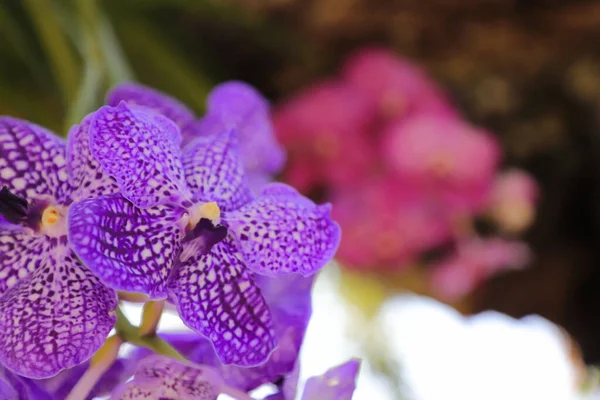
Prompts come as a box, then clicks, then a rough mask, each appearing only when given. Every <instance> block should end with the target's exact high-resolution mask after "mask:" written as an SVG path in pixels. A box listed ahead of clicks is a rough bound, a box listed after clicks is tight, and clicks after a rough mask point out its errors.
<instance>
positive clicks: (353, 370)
mask: <svg viewBox="0 0 600 400" xmlns="http://www.w3.org/2000/svg"><path fill="white" fill-rule="evenodd" d="M359 369H360V360H358V359H352V360H350V361H347V362H345V363H344V364H341V365H338V366H337V367H333V368H331V369H329V370H328V371H327V372H325V373H324V374H323V375H319V376H313V377H311V378H309V379H308V380H307V381H306V384H305V385H304V392H302V400H325V399H326V400H351V399H352V394H353V393H354V390H355V389H356V377H357V376H358V371H359ZM291 399H293V398H289V399H288V398H286V400H291Z"/></svg>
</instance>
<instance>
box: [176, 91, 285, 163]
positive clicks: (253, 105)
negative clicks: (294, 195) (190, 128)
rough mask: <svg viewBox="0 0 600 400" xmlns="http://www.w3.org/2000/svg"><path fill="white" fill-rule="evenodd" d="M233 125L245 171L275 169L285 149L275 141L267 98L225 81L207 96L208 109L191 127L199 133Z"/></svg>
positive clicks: (212, 131)
mask: <svg viewBox="0 0 600 400" xmlns="http://www.w3.org/2000/svg"><path fill="white" fill-rule="evenodd" d="M232 128H233V129H235V130H236V131H237V132H238V135H239V137H240V151H241V156H242V159H243V163H244V166H245V167H246V170H247V171H251V172H257V173H262V174H267V175H271V174H274V173H277V172H279V170H281V168H282V167H283V164H284V162H285V152H284V150H283V148H282V147H281V145H280V144H279V143H278V142H277V139H276V138H275V134H274V132H273V125H272V124H271V119H270V116H269V106H268V103H267V101H266V100H265V99H264V98H263V97H262V96H261V94H260V93H258V91H256V90H255V89H254V88H253V87H252V86H250V85H247V84H245V83H243V82H226V83H223V84H221V85H219V86H217V87H216V88H215V89H214V90H213V91H212V92H211V94H210V95H209V97H208V113H207V115H206V117H204V118H203V119H202V120H201V121H200V122H199V123H198V124H197V127H196V128H195V129H196V131H197V132H199V133H201V134H202V135H212V134H215V133H218V132H221V131H222V130H223V129H232ZM184 140H187V138H184Z"/></svg>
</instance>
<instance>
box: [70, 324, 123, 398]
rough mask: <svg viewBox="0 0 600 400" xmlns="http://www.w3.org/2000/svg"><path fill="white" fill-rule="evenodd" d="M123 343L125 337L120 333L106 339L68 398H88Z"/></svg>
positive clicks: (115, 357)
mask: <svg viewBox="0 0 600 400" xmlns="http://www.w3.org/2000/svg"><path fill="white" fill-rule="evenodd" d="M121 344H123V339H121V337H119V336H118V335H115V336H111V337H109V338H108V339H106V342H104V344H103V345H102V347H101V348H100V350H98V351H97V352H96V354H94V357H92V360H91V361H90V365H89V367H88V369H87V371H85V373H84V374H83V376H82V377H81V378H80V379H79V381H78V382H77V384H76V385H75V386H74V387H73V389H72V390H71V392H70V393H69V395H68V396H67V398H66V400H79V399H85V398H87V396H88V394H89V393H90V392H91V391H92V389H93V388H94V386H95V385H96V383H97V382H98V380H99V379H100V378H101V377H102V375H103V374H104V373H105V372H106V371H107V370H108V369H109V368H110V366H111V365H112V364H113V362H114V361H115V360H116V359H117V356H118V355H119V348H120V347H121Z"/></svg>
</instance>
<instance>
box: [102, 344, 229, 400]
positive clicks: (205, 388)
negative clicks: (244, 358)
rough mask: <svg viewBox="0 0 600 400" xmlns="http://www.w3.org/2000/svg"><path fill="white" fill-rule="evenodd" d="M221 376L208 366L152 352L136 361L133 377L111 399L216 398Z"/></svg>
mask: <svg viewBox="0 0 600 400" xmlns="http://www.w3.org/2000/svg"><path fill="white" fill-rule="evenodd" d="M222 388H223V380H222V379H221V377H220V376H219V374H218V372H217V371H216V370H214V369H212V368H210V367H206V366H198V365H194V364H191V363H184V362H180V361H176V360H174V359H171V358H168V357H164V356H159V355H152V356H150V357H147V358H145V359H144V360H142V361H141V362H140V364H139V365H138V368H137V371H136V373H135V377H134V379H133V380H132V381H130V382H128V383H127V384H126V385H125V386H124V387H123V388H122V389H121V390H120V391H119V392H120V393H117V394H116V395H113V396H112V397H111V399H115V400H133V399H136V400H137V399H146V400H161V399H181V400H216V399H217V397H218V396H219V393H220V392H221V390H222Z"/></svg>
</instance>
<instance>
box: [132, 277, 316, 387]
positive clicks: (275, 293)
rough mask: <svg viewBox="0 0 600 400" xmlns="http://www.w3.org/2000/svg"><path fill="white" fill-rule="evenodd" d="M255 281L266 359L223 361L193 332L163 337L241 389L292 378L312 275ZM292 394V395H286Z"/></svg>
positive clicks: (141, 351) (307, 315) (141, 352)
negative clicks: (263, 308)
mask: <svg viewBox="0 0 600 400" xmlns="http://www.w3.org/2000/svg"><path fill="white" fill-rule="evenodd" d="M255 280H256V283H257V285H258V286H259V287H260V288H261V291H262V294H263V296H264V298H265V300H266V302H267V305H268V306H269V309H270V310H271V314H272V319H273V326H274V330H275V336H276V339H277V342H278V345H277V348H276V349H275V350H274V351H273V352H272V353H271V355H270V356H269V358H268V359H267V361H266V362H264V363H263V364H261V365H257V366H255V367H250V368H247V367H239V366H236V365H223V364H222V363H221V362H220V360H219V358H218V357H217V355H216V354H215V351H214V348H213V346H212V345H211V344H210V342H209V341H208V340H206V339H205V338H203V337H202V336H199V335H197V334H195V333H187V332H186V333H167V334H163V335H161V337H162V338H163V339H165V340H166V341H168V342H169V343H170V344H171V345H173V346H174V347H175V348H176V349H177V350H178V351H179V352H180V353H181V354H183V355H184V356H185V357H186V358H188V359H189V360H190V361H193V362H195V363H198V364H203V365H210V366H212V367H214V368H216V369H218V370H219V373H220V374H221V376H222V377H223V380H224V381H225V383H226V384H227V385H228V386H230V387H234V388H237V389H240V390H242V391H245V392H248V391H251V390H254V389H256V388H258V387H259V386H261V385H262V384H265V383H275V382H278V381H280V380H281V378H282V377H283V376H286V377H287V378H286V380H285V385H284V386H291V385H292V384H293V383H294V382H293V379H291V378H290V376H291V375H293V374H294V371H295V368H296V364H297V359H298V353H299V350H300V346H301V344H302V341H303V338H304V333H305V331H306V327H307V325H308V320H309V319H310V315H311V289H312V283H313V280H314V275H313V276H310V277H306V278H305V277H303V276H300V275H297V274H290V275H285V276H280V277H274V278H272V277H264V276H256V277H255ZM148 354H150V352H149V351H148V350H145V349H139V350H136V351H135V356H134V358H136V359H141V358H143V357H146V356H147V355H148ZM290 398H293V397H290Z"/></svg>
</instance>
